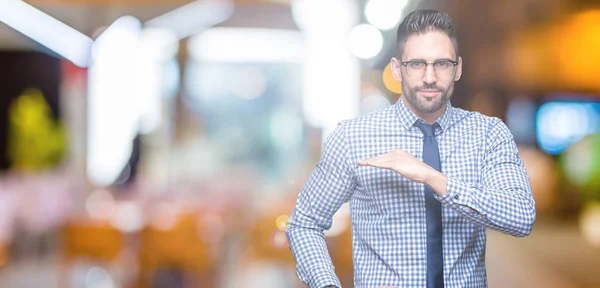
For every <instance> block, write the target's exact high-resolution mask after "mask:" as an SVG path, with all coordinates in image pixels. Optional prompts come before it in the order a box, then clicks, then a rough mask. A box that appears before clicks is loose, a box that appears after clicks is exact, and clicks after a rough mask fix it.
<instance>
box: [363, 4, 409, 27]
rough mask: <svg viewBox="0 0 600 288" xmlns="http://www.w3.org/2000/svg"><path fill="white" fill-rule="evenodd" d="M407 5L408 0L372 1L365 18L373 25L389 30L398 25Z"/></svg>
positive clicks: (367, 7)
mask: <svg viewBox="0 0 600 288" xmlns="http://www.w3.org/2000/svg"><path fill="white" fill-rule="evenodd" d="M407 3H408V0H370V1H369V2H367V5H366V6H365V16H366V18H367V21H369V23H371V25H373V26H375V27H377V28H379V29H381V30H388V29H391V28H394V27H396V26H397V25H398V23H399V22H400V19H401V17H402V9H404V7H405V6H406V4H407Z"/></svg>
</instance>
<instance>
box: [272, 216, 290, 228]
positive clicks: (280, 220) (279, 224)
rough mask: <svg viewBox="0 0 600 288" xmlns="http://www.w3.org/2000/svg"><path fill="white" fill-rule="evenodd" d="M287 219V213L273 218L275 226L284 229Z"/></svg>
mask: <svg viewBox="0 0 600 288" xmlns="http://www.w3.org/2000/svg"><path fill="white" fill-rule="evenodd" d="M289 219H290V217H289V216H288V215H281V216H279V217H277V220H275V226H276V227H277V229H279V230H281V231H285V229H286V228H287V223H288V220H289Z"/></svg>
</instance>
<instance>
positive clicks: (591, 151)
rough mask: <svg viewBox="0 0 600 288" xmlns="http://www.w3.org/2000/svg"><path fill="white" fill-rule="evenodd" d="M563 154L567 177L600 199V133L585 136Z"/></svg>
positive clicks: (562, 160)
mask: <svg viewBox="0 0 600 288" xmlns="http://www.w3.org/2000/svg"><path fill="white" fill-rule="evenodd" d="M561 156H562V157H561V162H562V167H563V170H564V173H565V177H566V178H567V179H568V180H569V181H570V182H571V183H573V184H574V185H575V186H577V187H579V188H581V189H582V191H583V192H585V193H586V194H587V196H590V197H591V198H593V199H597V200H600V134H593V135H588V136H586V137H584V138H583V139H581V140H580V141H578V142H576V143H574V144H573V145H571V146H570V147H569V148H568V149H567V150H566V151H565V153H564V154H563V155H561Z"/></svg>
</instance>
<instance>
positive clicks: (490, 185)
mask: <svg viewBox="0 0 600 288" xmlns="http://www.w3.org/2000/svg"><path fill="white" fill-rule="evenodd" d="M416 121H423V120H421V119H419V118H418V117H417V116H416V115H415V114H414V113H412V112H411V111H410V110H409V109H408V108H407V107H406V106H405V105H404V103H403V101H402V100H401V99H399V100H398V101H397V102H396V103H395V104H394V105H392V106H389V107H388V108H385V109H382V110H379V111H376V112H373V113H371V114H368V115H365V116H361V117H358V118H355V119H352V120H347V121H342V122H341V123H340V124H339V125H338V126H337V128H336V129H335V130H334V131H333V132H332V133H331V135H329V136H328V137H327V139H326V141H325V144H324V145H323V149H322V154H321V158H320V160H319V162H318V164H317V165H316V167H315V168H314V170H313V171H312V173H311V175H310V177H309V179H308V181H307V183H306V184H305V186H304V187H303V188H302V190H301V191H300V194H299V196H298V200H297V203H296V206H295V208H294V211H293V212H292V214H291V216H290V220H289V222H288V228H287V235H288V239H289V242H290V249H291V251H292V253H293V255H294V258H295V260H296V264H297V265H296V268H297V269H296V270H297V274H298V276H299V278H300V280H301V281H302V282H304V283H305V284H307V285H309V286H310V287H316V288H321V287H326V286H329V285H333V286H337V287H340V283H339V280H338V278H337V276H336V275H335V271H334V267H333V265H332V262H331V258H330V257H329V253H328V251H327V248H326V244H325V241H324V239H323V235H324V233H323V231H324V230H328V229H329V228H331V225H332V216H333V214H334V213H335V212H336V211H337V210H338V209H339V208H340V206H341V205H342V204H344V203H346V202H348V201H349V204H350V215H351V223H352V247H353V262H354V284H355V287H377V286H397V287H425V284H426V267H427V266H426V265H427V264H426V261H427V255H426V253H427V242H426V241H427V239H426V227H425V224H426V217H425V198H424V197H425V196H424V188H425V187H424V185H423V184H419V183H415V182H412V181H410V180H409V179H407V178H405V177H403V176H401V175H399V174H397V173H395V172H393V171H390V170H386V169H379V168H374V167H366V166H358V165H357V164H356V161H357V160H359V159H366V158H369V157H373V156H376V155H380V154H384V153H387V152H389V151H392V150H394V149H403V150H405V151H407V152H408V153H410V154H412V155H414V156H415V157H417V158H419V159H422V153H423V134H422V133H421V131H420V130H419V128H418V127H416V126H415V125H414V124H415V122H416ZM437 123H438V124H439V125H436V127H437V128H436V132H435V133H436V138H437V141H438V145H439V151H440V160H441V165H442V171H441V172H442V173H444V174H445V175H446V176H447V179H448V183H447V193H446V194H443V195H437V196H436V198H437V199H438V200H439V201H440V202H441V203H442V225H443V238H442V241H443V257H444V282H445V287H486V286H487V280H486V270H485V247H486V229H488V228H489V229H493V230H496V231H500V232H502V233H506V234H510V235H513V236H516V237H523V236H527V235H529V233H530V232H531V229H532V226H533V222H534V221H535V217H536V212H535V203H534V200H533V198H532V194H531V187H530V183H529V178H528V176H527V172H526V171H525V168H524V165H523V162H522V160H521V158H520V157H519V155H518V151H517V146H516V144H515V142H514V140H513V137H512V134H511V133H510V131H509V129H508V128H507V127H506V125H505V124H504V123H503V122H502V121H501V120H500V119H498V118H493V117H487V116H484V115H482V114H480V113H477V112H469V111H465V110H462V109H459V108H455V107H452V105H451V104H450V102H448V105H447V109H446V111H445V112H444V114H443V115H442V116H441V117H440V118H439V119H438V120H437Z"/></svg>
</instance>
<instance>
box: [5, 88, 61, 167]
mask: <svg viewBox="0 0 600 288" xmlns="http://www.w3.org/2000/svg"><path fill="white" fill-rule="evenodd" d="M65 143H66V141H65V130H64V125H63V124H62V123H61V122H60V121H56V120H54V117H53V116H52V111H51V110H50V106H49V105H48V103H47V102H46V100H45V99H44V96H43V94H42V91H40V90H39V89H33V88H29V89H26V90H25V91H23V93H22V94H21V95H19V97H17V98H16V99H15V100H14V101H13V102H12V103H11V105H10V107H9V132H8V149H7V150H8V151H7V152H8V159H9V161H10V163H11V166H10V169H11V170H18V171H35V170H41V169H46V168H51V167H53V166H56V165H57V164H58V163H60V161H61V160H62V158H63V155H64V153H65Z"/></svg>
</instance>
